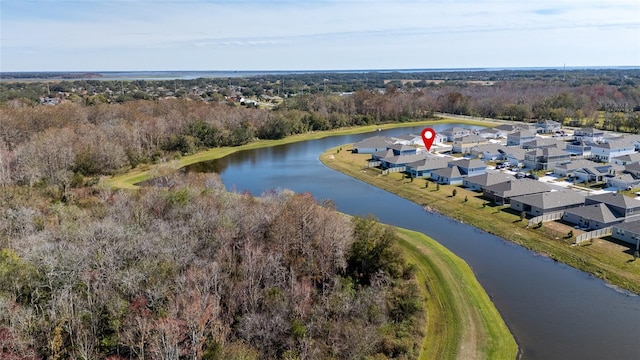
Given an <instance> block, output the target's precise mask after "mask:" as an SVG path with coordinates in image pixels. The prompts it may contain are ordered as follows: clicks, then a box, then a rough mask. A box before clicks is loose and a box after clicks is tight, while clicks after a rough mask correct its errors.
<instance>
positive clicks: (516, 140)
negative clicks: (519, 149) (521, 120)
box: [507, 130, 536, 146]
mask: <svg viewBox="0 0 640 360" xmlns="http://www.w3.org/2000/svg"><path fill="white" fill-rule="evenodd" d="M535 139H536V135H535V134H534V133H533V132H532V131H529V130H521V131H516V132H513V133H510V134H509V135H507V146H522V144H524V143H526V142H529V141H533V140H535Z"/></svg>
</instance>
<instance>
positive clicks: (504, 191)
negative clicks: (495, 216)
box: [485, 179, 551, 198]
mask: <svg viewBox="0 0 640 360" xmlns="http://www.w3.org/2000/svg"><path fill="white" fill-rule="evenodd" d="M485 190H486V191H487V192H490V193H495V194H496V195H498V196H500V197H503V198H511V197H514V196H520V195H528V194H535V193H540V192H546V191H551V187H550V186H549V185H547V184H545V183H543V182H540V181H538V180H532V179H514V180H509V181H506V182H502V183H498V184H494V185H490V186H487V187H486V188H485Z"/></svg>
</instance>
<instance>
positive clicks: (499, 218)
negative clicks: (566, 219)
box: [320, 144, 640, 294]
mask: <svg viewBox="0 0 640 360" xmlns="http://www.w3.org/2000/svg"><path fill="white" fill-rule="evenodd" d="M351 145H352V144H344V145H340V146H337V147H335V148H332V149H329V150H327V151H326V152H324V153H323V154H322V155H320V161H321V162H322V163H323V164H324V165H325V166H327V167H329V168H331V169H333V170H336V171H339V172H341V173H343V174H345V175H348V176H350V177H352V178H355V179H358V180H360V181H363V182H365V183H367V184H369V185H372V186H375V187H377V188H380V189H383V190H385V191H388V192H390V193H392V194H395V195H398V196H400V197H402V198H405V199H407V200H409V201H412V202H414V203H416V204H418V205H420V206H423V207H428V208H430V209H432V211H437V212H439V213H441V214H443V215H445V216H447V217H449V218H452V219H455V220H457V221H461V222H464V223H466V224H468V225H471V226H474V227H476V228H478V229H480V230H482V231H485V232H488V233H490V234H493V235H496V236H498V237H501V238H503V239H505V240H507V241H509V242H512V243H515V244H518V245H521V246H523V247H525V248H527V249H529V250H531V251H533V252H535V253H538V254H540V255H543V256H547V257H549V258H551V259H553V260H554V261H558V262H561V263H564V264H566V265H569V266H571V267H573V268H576V269H578V270H581V271H584V272H586V273H588V274H591V275H593V276H595V277H598V278H600V279H602V280H604V281H605V282H607V283H609V284H611V285H614V286H617V287H620V288H622V289H624V290H627V291H630V292H632V293H634V294H640V261H632V260H633V256H632V255H630V254H628V253H625V251H626V250H628V247H625V246H624V245H620V244H616V243H613V242H610V241H607V240H603V239H596V240H595V241H594V242H593V243H591V244H589V245H588V246H574V245H573V244H572V242H571V241H569V240H568V239H565V238H564V237H563V236H562V234H559V233H557V232H556V231H554V230H553V229H551V228H549V227H548V226H543V227H542V228H539V229H538V228H536V229H534V228H527V227H526V222H524V221H521V220H520V218H519V215H518V214H515V213H512V212H509V211H508V210H507V211H505V210H506V209H508V206H507V207H505V206H494V205H488V204H487V203H486V200H485V199H481V198H480V195H481V194H479V193H476V192H473V191H469V190H467V189H466V188H463V187H458V186H452V185H440V187H439V189H440V190H436V189H437V187H436V184H435V183H433V182H431V181H428V185H427V184H426V183H425V181H426V180H425V179H414V180H413V181H412V180H409V179H405V178H404V174H401V173H393V174H389V175H382V174H381V173H380V172H379V171H376V170H373V169H365V168H364V164H365V159H366V158H368V157H370V155H368V154H353V153H351V152H350V151H349V150H350V149H351ZM340 148H342V149H343V150H342V151H338V149H340ZM426 186H428V188H427V187H426ZM453 189H456V192H457V195H456V196H452V191H453ZM464 199H467V200H466V201H465V200H464ZM487 219H491V221H490V222H488V221H487Z"/></svg>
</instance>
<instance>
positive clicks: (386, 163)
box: [379, 150, 429, 169]
mask: <svg viewBox="0 0 640 360" xmlns="http://www.w3.org/2000/svg"><path fill="white" fill-rule="evenodd" d="M389 151H392V150H389ZM427 156H429V154H428V153H424V152H423V153H420V154H405V155H395V154H394V155H391V156H386V157H383V158H380V159H379V160H380V167H381V168H382V169H390V168H397V167H406V165H407V164H410V163H413V162H416V161H420V160H422V159H425V158H426V157H427Z"/></svg>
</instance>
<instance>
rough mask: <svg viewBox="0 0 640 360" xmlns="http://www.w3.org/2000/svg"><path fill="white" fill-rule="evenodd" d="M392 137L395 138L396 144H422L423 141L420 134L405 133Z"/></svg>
mask: <svg viewBox="0 0 640 360" xmlns="http://www.w3.org/2000/svg"><path fill="white" fill-rule="evenodd" d="M393 139H394V140H395V143H396V144H402V145H411V146H413V145H424V142H423V141H422V135H415V134H406V135H400V136H394V137H393Z"/></svg>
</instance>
